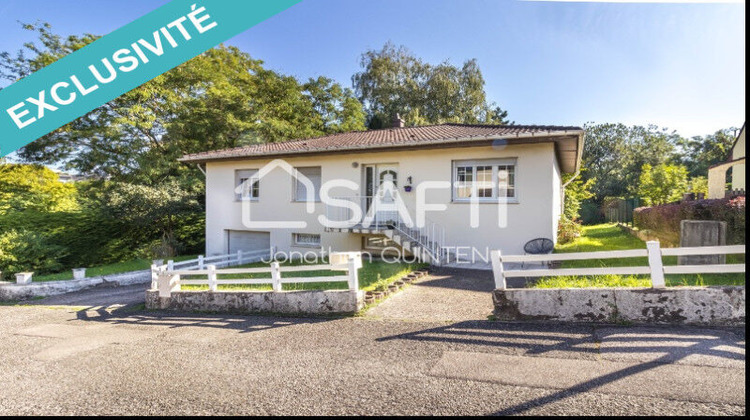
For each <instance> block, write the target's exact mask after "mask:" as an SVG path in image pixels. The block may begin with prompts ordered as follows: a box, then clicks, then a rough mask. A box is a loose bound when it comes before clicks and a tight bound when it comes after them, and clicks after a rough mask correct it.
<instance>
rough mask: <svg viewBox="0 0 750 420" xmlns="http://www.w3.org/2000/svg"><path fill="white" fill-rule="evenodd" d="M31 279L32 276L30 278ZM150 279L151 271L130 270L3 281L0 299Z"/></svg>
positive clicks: (29, 297) (43, 294)
mask: <svg viewBox="0 0 750 420" xmlns="http://www.w3.org/2000/svg"><path fill="white" fill-rule="evenodd" d="M32 279H33V278H32ZM150 281H151V271H150V270H141V271H131V272H127V273H121V274H113V275H109V276H101V277H87V278H85V279H81V280H61V281H40V282H32V283H31V284H23V285H20V284H16V283H10V282H3V283H4V284H0V301H2V300H13V301H15V300H27V299H31V298H33V297H45V296H54V295H62V294H64V293H69V292H77V291H79V290H83V289H88V288H90V287H94V286H98V285H103V284H106V285H112V286H128V285H131V284H141V283H147V282H150Z"/></svg>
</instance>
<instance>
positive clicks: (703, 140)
mask: <svg viewBox="0 0 750 420" xmlns="http://www.w3.org/2000/svg"><path fill="white" fill-rule="evenodd" d="M734 133H735V129H734V128H727V129H724V130H719V131H717V132H716V133H714V134H709V135H707V136H695V137H692V138H690V139H685V138H683V139H680V141H679V142H678V143H677V146H678V152H679V153H678V155H677V158H676V161H677V162H679V163H680V164H681V165H684V166H685V167H687V170H688V175H689V176H691V177H696V176H706V175H707V174H708V168H709V167H710V166H712V165H715V164H717V163H721V162H723V161H725V160H727V158H729V157H730V153H731V150H732V145H733V144H734V140H735V134H734Z"/></svg>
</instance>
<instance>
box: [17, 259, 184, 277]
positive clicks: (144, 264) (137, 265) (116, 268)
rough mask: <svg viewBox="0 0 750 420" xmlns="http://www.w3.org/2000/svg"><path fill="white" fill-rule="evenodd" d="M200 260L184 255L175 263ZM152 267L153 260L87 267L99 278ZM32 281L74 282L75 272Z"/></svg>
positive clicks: (49, 275) (89, 273)
mask: <svg viewBox="0 0 750 420" xmlns="http://www.w3.org/2000/svg"><path fill="white" fill-rule="evenodd" d="M195 258H198V256H197V255H183V256H179V257H174V258H173V259H174V260H175V261H185V260H191V259H195ZM149 267H151V260H147V259H143V258H140V259H135V260H130V261H124V262H118V263H113V264H107V265H101V266H98V267H87V268H86V277H99V276H108V275H112V274H120V273H127V272H129V271H138V270H148V269H149ZM31 279H32V281H35V282H37V281H58V280H72V279H73V272H72V271H70V270H68V271H63V272H61V273H54V274H45V275H42V276H33V277H32V278H31Z"/></svg>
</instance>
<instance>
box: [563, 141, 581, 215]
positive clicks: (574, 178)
mask: <svg viewBox="0 0 750 420" xmlns="http://www.w3.org/2000/svg"><path fill="white" fill-rule="evenodd" d="M584 135H585V134H584V133H581V144H580V145H579V146H578V157H576V171H575V173H574V174H573V176H572V177H570V179H569V180H568V181H567V182H566V183H564V184H563V185H562V187H560V198H561V200H560V213H561V214H562V212H563V211H564V210H565V187H567V186H568V185H570V183H571V182H573V181H575V180H576V178H578V176H579V175H580V174H581V160H582V159H583V142H584Z"/></svg>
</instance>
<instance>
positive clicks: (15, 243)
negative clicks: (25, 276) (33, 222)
mask: <svg viewBox="0 0 750 420" xmlns="http://www.w3.org/2000/svg"><path fill="white" fill-rule="evenodd" d="M64 256H65V248H64V247H62V246H59V245H53V244H50V243H49V241H48V240H47V238H45V237H44V236H43V235H40V234H38V233H34V232H30V231H26V230H21V231H18V230H15V229H11V230H8V231H6V232H3V233H0V271H2V273H3V276H4V277H5V278H6V279H10V278H11V277H12V276H13V274H15V273H20V272H25V271H33V272H34V273H36V274H46V273H50V272H55V271H58V270H60V269H61V268H62V264H61V263H60V260H61V259H62V258H63V257H64Z"/></svg>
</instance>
